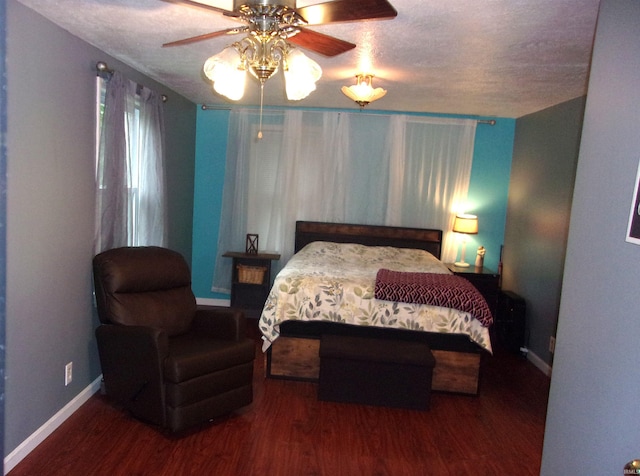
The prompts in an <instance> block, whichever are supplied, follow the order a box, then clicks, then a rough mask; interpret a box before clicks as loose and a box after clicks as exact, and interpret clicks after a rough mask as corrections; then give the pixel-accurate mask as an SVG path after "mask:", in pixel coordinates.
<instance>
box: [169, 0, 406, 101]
mask: <svg viewBox="0 0 640 476" xmlns="http://www.w3.org/2000/svg"><path fill="white" fill-rule="evenodd" d="M178 1H179V2H180V3H185V4H188V5H194V6H199V7H202V8H204V9H208V10H214V11H216V12H221V13H223V14H224V15H225V16H228V17H231V18H235V19H238V20H240V21H243V22H245V23H246V26H244V27H239V28H229V29H226V30H222V31H217V32H212V33H206V34H204V35H199V36H195V37H192V38H185V39H183V40H178V41H173V42H171V43H165V44H164V45H163V46H178V45H184V44H188V43H193V42H196V41H202V40H207V39H210V38H215V37H217V36H222V35H226V34H237V33H245V34H247V36H246V37H245V38H243V39H242V40H240V41H238V42H235V43H233V44H232V45H230V46H228V47H226V48H225V49H224V50H223V51H222V52H220V53H218V54H217V55H214V56H211V57H210V58H209V59H207V61H206V62H205V64H204V73H205V75H206V76H207V78H209V79H210V80H211V81H212V82H213V88H214V90H215V91H216V92H217V93H219V94H222V95H223V96H226V97H228V98H229V99H232V100H234V101H237V100H239V99H241V98H242V96H243V94H244V87H245V82H246V80H245V78H246V73H247V72H250V73H251V74H252V75H253V76H254V77H256V78H257V79H258V80H259V81H260V85H261V89H263V90H264V84H265V82H266V81H267V80H268V79H269V78H271V77H272V76H273V75H274V74H275V73H276V72H277V71H278V69H279V68H280V67H282V69H283V72H284V76H285V89H286V93H287V98H288V99H289V100H300V99H304V98H305V97H307V96H308V95H309V94H310V93H311V92H312V91H314V90H315V89H316V85H315V83H316V82H317V81H318V80H319V79H320V77H321V75H322V69H321V68H320V66H319V65H318V63H316V62H315V61H313V60H312V59H310V58H309V57H307V56H306V55H304V53H302V52H301V51H300V50H298V49H297V48H295V47H294V46H293V45H296V46H299V47H301V48H305V49H308V50H311V51H314V52H316V53H320V54H322V55H324V56H336V55H338V54H341V53H344V52H345V51H349V50H351V49H353V48H355V46H356V45H355V44H353V43H349V42H347V41H344V40H340V39H338V38H334V37H331V36H327V35H325V34H322V33H318V32H315V31H313V30H308V29H306V28H305V26H306V25H309V24H311V25H318V24H326V23H333V22H349V21H358V20H370V19H387V18H395V17H396V15H397V14H398V12H397V11H396V10H395V9H394V8H393V7H392V6H391V4H390V3H389V2H388V0H334V1H331V2H324V3H318V4H314V5H307V6H303V7H300V8H297V7H296V0H234V2H233V10H226V9H223V8H219V7H216V6H213V5H212V4H210V3H204V2H203V3H201V2H198V1H195V0H178ZM292 44H293V45H292ZM370 81H371V80H370V78H369V85H370ZM378 89H380V88H378ZM385 92H386V91H385ZM345 94H347V93H345ZM382 95H384V93H382ZM382 95H379V96H378V97H382ZM378 97H376V98H375V99H377V98H378ZM261 98H262V94H261ZM375 99H372V100H375ZM261 102H262V99H261ZM369 102H370V101H369Z"/></svg>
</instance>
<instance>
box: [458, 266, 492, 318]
mask: <svg viewBox="0 0 640 476" xmlns="http://www.w3.org/2000/svg"><path fill="white" fill-rule="evenodd" d="M445 264H446V266H447V268H449V270H450V271H451V272H452V273H453V274H455V275H456V276H462V277H463V278H466V279H468V280H469V281H471V284H473V285H474V286H475V287H476V289H477V290H478V291H480V294H482V295H483V296H484V298H485V299H486V300H487V304H488V305H489V308H490V309H491V313H492V314H493V317H494V318H495V317H496V311H497V309H498V298H499V296H500V275H499V274H498V273H496V272H494V271H492V270H490V269H487V268H484V267H483V268H476V267H475V266H469V267H468V268H459V267H458V266H456V265H455V264H453V263H445Z"/></svg>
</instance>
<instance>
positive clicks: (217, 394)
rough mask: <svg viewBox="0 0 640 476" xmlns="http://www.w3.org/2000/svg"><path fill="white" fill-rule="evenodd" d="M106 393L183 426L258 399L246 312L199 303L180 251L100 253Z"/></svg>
mask: <svg viewBox="0 0 640 476" xmlns="http://www.w3.org/2000/svg"><path fill="white" fill-rule="evenodd" d="M93 273H94V284H95V290H96V303H97V308H98V316H99V318H100V321H101V323H102V324H101V325H100V326H99V327H98V328H97V329H96V337H97V341H98V351H99V355H100V364H101V366H102V375H103V380H104V386H105V390H106V394H107V396H109V397H111V398H113V399H114V400H116V401H117V402H119V403H120V404H121V405H123V406H124V407H125V408H126V409H128V410H129V411H130V412H131V413H132V414H133V415H134V416H135V417H137V418H139V419H141V420H144V421H147V422H150V423H154V424H157V425H160V426H161V427H166V428H169V429H170V430H171V431H179V430H182V429H185V428H188V427H191V426H194V425H197V424H199V423H202V422H206V421H208V420H210V419H212V418H215V417H218V416H222V415H225V414H228V413H231V412H233V411H234V410H236V409H238V408H240V407H243V406H245V405H248V404H250V403H251V402H252V400H253V387H252V380H253V361H254V358H255V343H254V341H252V340H251V339H248V338H247V337H246V324H245V318H244V315H243V314H242V312H241V311H238V310H234V309H231V308H225V307H216V308H198V307H197V306H196V300H195V297H194V295H193V292H192V291H191V272H190V271H189V267H188V265H187V263H186V261H185V260H184V258H183V257H182V255H180V254H179V253H177V252H175V251H172V250H169V249H166V248H159V247H125V248H116V249H112V250H108V251H105V252H103V253H100V254H98V255H97V256H96V257H95V258H94V259H93Z"/></svg>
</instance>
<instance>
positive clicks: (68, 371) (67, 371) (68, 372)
mask: <svg viewBox="0 0 640 476" xmlns="http://www.w3.org/2000/svg"><path fill="white" fill-rule="evenodd" d="M72 380H73V362H69V363H68V364H67V365H65V366H64V386H65V387H66V386H67V385H69V384H70V383H71V381H72Z"/></svg>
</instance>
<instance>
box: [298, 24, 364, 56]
mask: <svg viewBox="0 0 640 476" xmlns="http://www.w3.org/2000/svg"><path fill="white" fill-rule="evenodd" d="M287 41H288V42H289V43H293V44H294V45H298V46H300V47H301V48H305V49H307V50H311V51H315V52H316V53H320V54H321V55H324V56H336V55H339V54H341V53H344V52H345V51H349V50H351V49H353V48H355V47H356V45H354V44H353V43H349V42H348V41H344V40H341V39H339V38H334V37H333V36H328V35H325V34H323V33H318V32H317V31H313V30H307V29H306V28H300V32H299V33H298V34H297V35H295V36H292V37H289V38H287Z"/></svg>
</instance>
